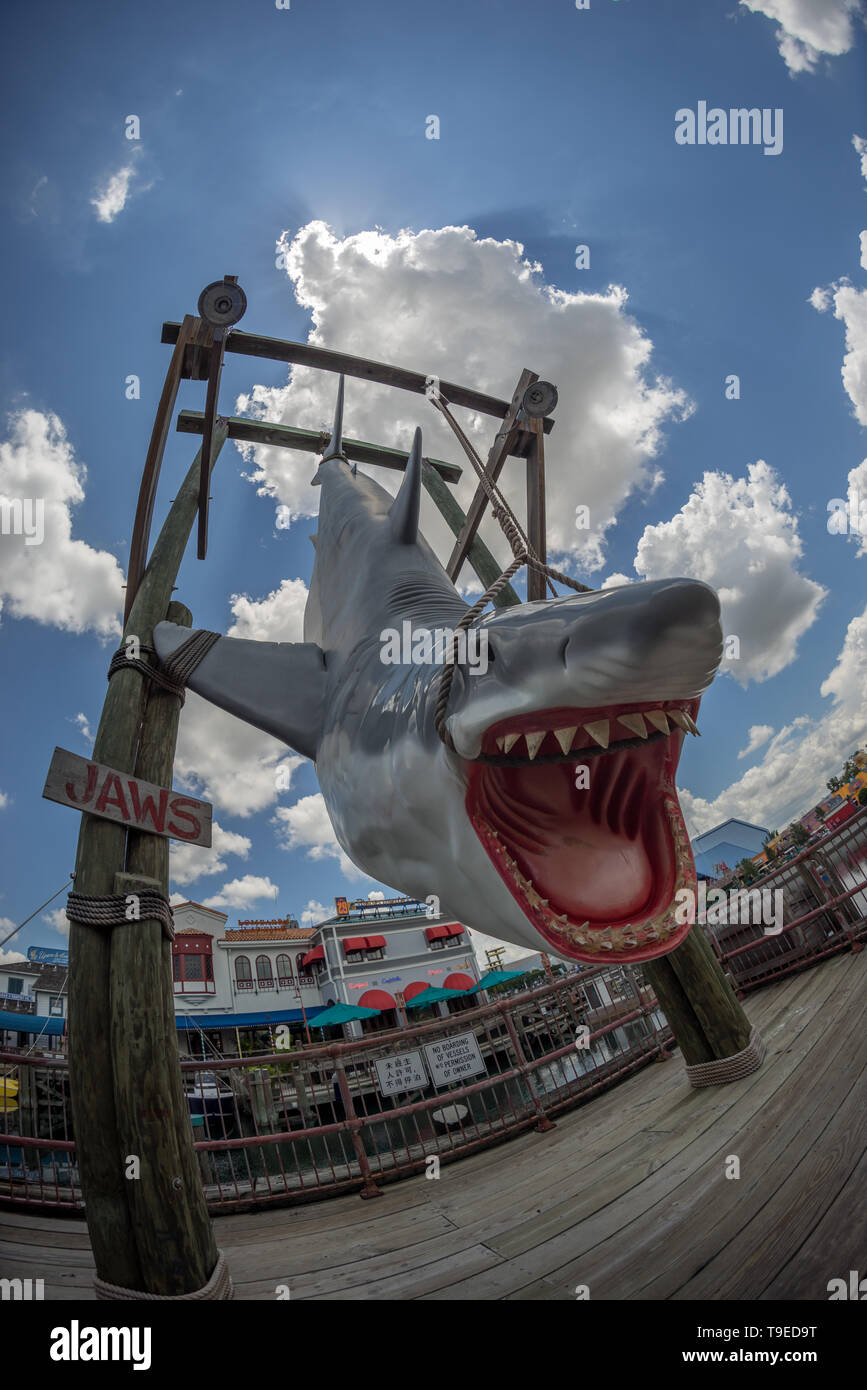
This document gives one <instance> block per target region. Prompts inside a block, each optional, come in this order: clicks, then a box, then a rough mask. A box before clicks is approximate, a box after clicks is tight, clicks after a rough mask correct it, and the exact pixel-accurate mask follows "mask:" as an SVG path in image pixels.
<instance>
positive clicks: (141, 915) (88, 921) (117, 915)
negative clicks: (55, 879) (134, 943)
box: [66, 888, 175, 941]
mask: <svg viewBox="0 0 867 1390" xmlns="http://www.w3.org/2000/svg"><path fill="white" fill-rule="evenodd" d="M128 896H130V895H127V894H124V893H114V894H112V895H111V896H109V897H104V898H92V897H88V895H87V894H86V893H70V894H69V897H68V898H67V900H66V915H67V917H68V918H69V920H70V922H77V923H79V924H80V925H81V926H84V927H128V926H129V925H130V923H131V922H150V921H157V922H161V923H162V928H163V935H164V936H166V937H167V938H168V940H169V941H174V939H175V919H174V913H173V912H172V908H171V904H170V902H169V900H168V898H165V897H163V895H162V893H156V892H154V891H153V889H150V888H145V889H141V890H140V891H139V892H137V893H135V894H133V895H131V896H134V897H136V898H138V907H137V912H138V916H137V917H128V916H127V910H128V906H129V905H128V902H127V897H128Z"/></svg>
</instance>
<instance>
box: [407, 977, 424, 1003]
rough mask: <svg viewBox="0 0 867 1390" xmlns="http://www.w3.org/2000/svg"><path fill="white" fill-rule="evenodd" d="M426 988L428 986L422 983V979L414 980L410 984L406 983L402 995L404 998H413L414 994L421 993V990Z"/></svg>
mask: <svg viewBox="0 0 867 1390" xmlns="http://www.w3.org/2000/svg"><path fill="white" fill-rule="evenodd" d="M427 988H428V986H427V985H426V984H425V983H424V981H423V980H414V981H413V983H412V984H411V985H407V987H406V989H405V990H404V992H403V997H404V999H406V1000H409V999H415V996H416V995H417V994H421V993H422V991H423V990H426V989H427Z"/></svg>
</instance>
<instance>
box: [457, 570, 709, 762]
mask: <svg viewBox="0 0 867 1390" xmlns="http://www.w3.org/2000/svg"><path fill="white" fill-rule="evenodd" d="M483 626H484V630H485V631H486V632H487V637H488V643H487V645H488V659H489V665H488V670H487V672H486V674H485V675H484V676H479V677H477V678H475V679H473V680H464V681H462V682H460V690H459V691H458V689H456V690H455V696H456V698H455V699H454V701H453V705H452V711H453V712H452V714H451V717H450V719H449V730H450V732H451V735H452V738H453V740H454V743H455V747H456V749H457V750H458V752H459V753H460V754H461V756H463V757H465V758H474V757H477V756H478V751H479V747H480V742H481V738H482V735H483V734H484V732H485V730H486V729H488V728H490V727H491V725H493V724H495V723H496V722H498V721H499V720H501V719H504V718H507V717H509V716H511V715H523V714H528V713H531V712H533V711H537V710H538V711H543V710H549V709H555V708H561V707H562V708H573V709H598V708H601V707H605V706H609V705H611V706H613V705H623V704H625V703H639V702H654V701H665V700H678V701H684V700H691V699H695V698H697V697H698V696H700V695H701V694H703V692H704V691H705V690H706V689H707V687H708V686H709V685H710V683H711V681H712V680H713V677H714V675H715V673H716V670H717V667H718V666H719V662H720V658H721V656H722V630H721V628H720V606H719V599H718V598H717V595H716V593H715V592H714V590H713V589H711V588H709V587H708V585H706V584H703V583H701V582H700V581H699V580H694V579H666V580H659V581H653V582H649V583H641V584H627V585H623V586H622V587H621V588H617V589H605V590H600V591H597V592H594V593H589V594H579V595H576V596H575V597H574V598H572V597H570V598H566V599H553V600H551V601H548V602H541V603H533V604H527V605H524V606H523V607H522V608H521V609H520V610H517V611H515V612H514V613H512V612H511V611H510V610H500V612H498V613H495V614H492V615H491V616H490V618H488V619H487V620H484V622H483Z"/></svg>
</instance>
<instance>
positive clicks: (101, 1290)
mask: <svg viewBox="0 0 867 1390" xmlns="http://www.w3.org/2000/svg"><path fill="white" fill-rule="evenodd" d="M93 1287H94V1290H95V1292H96V1296H97V1298H98V1299H130V1300H132V1299H135V1300H139V1299H143V1300H147V1301H148V1302H153V1301H159V1302H161V1303H168V1302H179V1301H181V1302H183V1301H184V1300H186V1301H187V1302H190V1301H191V1300H192V1301H200V1300H202V1299H229V1298H234V1297H235V1289H234V1286H233V1284H232V1277H231V1275H230V1274H229V1266H228V1265H227V1264H226V1256H225V1255H224V1254H223V1251H222V1250H218V1251H217V1263H216V1264H215V1265H214V1269H213V1273H212V1274H211V1277H210V1279H209V1280H208V1282H207V1284H205V1285H204V1287H203V1288H201V1289H196V1290H194V1292H193V1293H144V1292H143V1291H142V1290H141V1289H125V1288H124V1287H123V1285H122V1284H108V1283H106V1281H105V1280H104V1279H100V1278H98V1277H97V1276H94V1280H93Z"/></svg>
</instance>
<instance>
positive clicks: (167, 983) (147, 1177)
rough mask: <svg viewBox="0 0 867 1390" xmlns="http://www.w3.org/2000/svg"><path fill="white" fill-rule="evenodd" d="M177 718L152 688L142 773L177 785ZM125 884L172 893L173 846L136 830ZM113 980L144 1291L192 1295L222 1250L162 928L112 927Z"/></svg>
mask: <svg viewBox="0 0 867 1390" xmlns="http://www.w3.org/2000/svg"><path fill="white" fill-rule="evenodd" d="M166 616H167V617H168V620H169V621H170V622H173V623H178V624H180V625H181V626H182V627H191V626H192V615H191V613H190V610H189V609H188V608H185V607H184V605H183V604H182V603H170V604H169V606H168V612H167V614H166ZM179 718H180V701H179V700H178V698H177V696H176V695H173V694H172V693H171V691H167V690H161V689H160V688H159V687H157V686H151V687H150V690H149V692H148V700H147V707H146V710H145V716H144V720H143V723H142V731H141V738H140V741H139V750H138V757H137V759H136V768H135V770H136V776H137V777H140V778H143V779H145V780H147V781H153V782H156V783H157V785H158V786H163V787H169V786H171V784H172V770H173V767H174V758H175V743H176V739H177V732H178V721H179ZM122 880H123V882H122V885H118V888H117V891H118V892H123V893H124V895H126V894H130V893H135V892H136V886H137V884H138V883H139V882H140V883H141V885H142V887H143V888H146V887H149V886H154V887H157V888H158V889H159V891H161V892H162V893H163V894H164V895H165V896H166V897H168V891H169V842H168V840H167V839H166V838H165V837H164V836H161V835H152V834H148V833H146V832H144V831H139V830H131V831H130V834H129V841H128V844H127V858H126V873H125V874H123V875H122ZM139 891H141V890H139ZM110 979H111V991H110V992H111V1005H112V1007H111V1015H110V1019H109V1027H110V1031H111V1037H112V1053H113V1056H114V1095H115V1106H116V1110H117V1123H118V1140H119V1152H120V1153H122V1154H137V1155H138V1156H139V1158H140V1160H141V1163H140V1173H139V1176H138V1178H137V1179H135V1180H130V1181H127V1184H126V1190H127V1201H128V1203H129V1207H130V1212H131V1214H132V1220H133V1229H134V1230H135V1236H136V1245H137V1248H138V1257H139V1263H140V1265H141V1270H142V1278H143V1287H144V1288H146V1289H147V1291H148V1292H149V1293H156V1294H161V1295H163V1296H173V1295H174V1296H176V1295H178V1294H182V1293H192V1292H193V1291H194V1290H196V1289H200V1288H202V1286H203V1285H204V1284H206V1283H207V1282H208V1279H209V1278H210V1275H211V1273H212V1271H213V1269H214V1266H215V1265H216V1263H217V1247H216V1242H215V1240H214V1235H213V1231H212V1229H211V1222H210V1217H209V1216H208V1210H207V1206H206V1204H205V1198H204V1193H203V1191H202V1180H201V1173H200V1171H199V1165H198V1162H197V1160H196V1154H195V1150H194V1148H193V1143H192V1131H191V1127H190V1117H189V1112H188V1109H187V1102H186V1098H185V1096H184V1090H183V1083H182V1080H181V1070H180V1065H179V1057H178V1033H177V1025H176V1023H175V1011H174V995H173V992H172V963H171V945H170V943H169V942H168V941H167V940H166V938H165V936H164V934H163V929H162V924H161V923H160V922H157V921H153V920H148V921H145V920H142V921H140V922H131V923H130V925H129V926H126V927H116V928H115V929H114V932H113V934H112V942H111V976H110Z"/></svg>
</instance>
